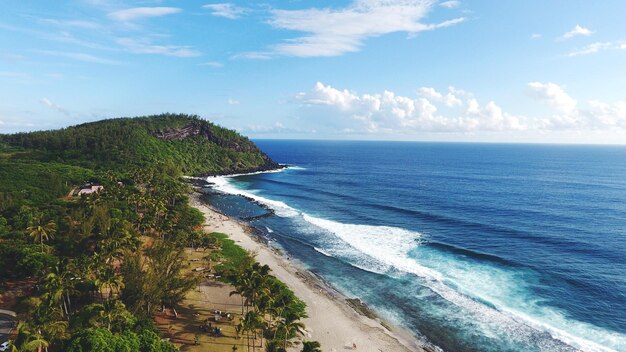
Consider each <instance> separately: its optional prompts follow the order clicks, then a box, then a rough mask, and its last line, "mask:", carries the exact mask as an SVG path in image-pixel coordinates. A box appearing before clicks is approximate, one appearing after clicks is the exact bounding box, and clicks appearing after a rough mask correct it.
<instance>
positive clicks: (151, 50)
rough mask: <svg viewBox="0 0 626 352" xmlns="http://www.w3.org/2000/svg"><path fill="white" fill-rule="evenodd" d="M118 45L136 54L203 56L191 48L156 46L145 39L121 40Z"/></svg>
mask: <svg viewBox="0 0 626 352" xmlns="http://www.w3.org/2000/svg"><path fill="white" fill-rule="evenodd" d="M117 43H118V44H119V45H121V46H123V47H124V48H126V49H127V50H128V51H130V52H132V53H136V54H160V55H166V56H175V57H196V56H200V55H202V53H200V52H199V51H197V50H194V49H192V48H191V47H189V46H180V45H155V44H152V43H150V42H149V41H148V40H144V39H141V40H140V39H133V38H119V39H117Z"/></svg>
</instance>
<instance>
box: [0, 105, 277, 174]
mask: <svg viewBox="0 0 626 352" xmlns="http://www.w3.org/2000/svg"><path fill="white" fill-rule="evenodd" d="M25 160H29V161H33V160H36V161H40V162H54V163H62V164H68V165H73V166H78V167H83V168H88V169H94V170H119V169H120V168H124V167H131V166H135V167H136V166H139V167H141V166H150V165H155V164H156V163H164V164H169V165H175V166H176V167H177V168H179V169H180V171H181V172H182V173H184V174H187V175H203V174H228V173H235V172H251V171H260V170H267V169H272V168H276V167H278V164H276V163H275V162H273V161H272V160H271V159H270V158H269V157H268V156H267V155H266V154H265V153H263V152H262V151H261V150H259V149H258V148H257V147H256V146H255V145H254V143H252V142H251V141H250V140H249V139H248V138H246V137H243V136H241V135H239V134H238V133H237V132H235V131H232V130H228V129H225V128H222V127H219V126H217V125H215V124H213V123H210V122H208V121H206V120H203V119H200V118H199V117H197V116H189V115H175V114H163V115H157V116H147V117H137V118H118V119H110V120H102V121H98V122H92V123H85V124H81V125H77V126H72V127H68V128H64V129H60V130H53V131H41V132H31V133H17V134H12V135H0V162H3V163H6V162H7V161H13V162H18V161H25ZM5 166H6V164H5Z"/></svg>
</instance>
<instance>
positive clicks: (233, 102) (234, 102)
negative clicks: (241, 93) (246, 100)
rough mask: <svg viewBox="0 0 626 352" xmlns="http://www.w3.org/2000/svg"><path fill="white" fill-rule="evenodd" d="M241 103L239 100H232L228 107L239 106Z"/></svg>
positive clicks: (229, 100)
mask: <svg viewBox="0 0 626 352" xmlns="http://www.w3.org/2000/svg"><path fill="white" fill-rule="evenodd" d="M240 103H241V102H240V101H239V100H237V99H233V98H230V99H228V105H239V104H240Z"/></svg>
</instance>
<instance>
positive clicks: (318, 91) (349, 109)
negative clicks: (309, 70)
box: [296, 82, 526, 133]
mask: <svg viewBox="0 0 626 352" xmlns="http://www.w3.org/2000/svg"><path fill="white" fill-rule="evenodd" d="M420 91H421V92H423V95H427V96H430V97H431V98H432V99H434V100H439V101H441V102H443V103H444V104H445V97H446V96H445V95H443V94H441V93H438V92H437V91H435V90H434V89H432V88H422V89H420ZM450 94H451V93H450ZM296 98H297V99H298V100H299V101H301V102H303V103H304V104H305V106H308V107H311V108H314V107H315V106H320V105H322V106H327V107H330V108H333V109H335V111H336V112H338V113H339V118H344V119H345V118H348V119H350V120H351V121H352V122H353V124H352V125H351V126H348V127H346V128H347V129H349V130H351V131H353V132H359V131H361V132H370V133H371V132H390V133H394V132H397V133H412V132H470V131H503V130H523V129H525V128H526V126H525V125H524V123H523V121H522V120H523V119H522V118H521V117H516V116H513V115H511V114H508V113H506V112H503V111H502V109H501V108H500V107H499V106H497V105H496V104H495V103H494V102H489V103H488V104H487V105H486V106H484V107H481V106H480V105H479V104H478V102H477V101H476V99H473V98H472V99H470V100H468V106H467V108H466V109H465V110H463V111H459V112H458V113H456V114H453V115H452V116H444V115H442V114H440V113H438V108H437V106H435V105H434V104H433V102H432V100H429V99H427V98H425V97H421V98H411V97H405V96H401V95H397V94H395V93H394V92H391V91H387V90H385V91H384V92H383V93H381V94H362V95H358V94H357V93H354V92H351V91H349V90H338V89H336V88H333V87H331V86H329V85H324V84H323V83H321V82H317V84H316V85H315V87H314V88H313V90H312V91H310V92H305V93H299V94H298V95H297V96H296ZM457 99H458V98H457ZM454 105H455V106H456V105H457V104H454ZM355 125H356V126H355ZM344 130H345V128H344Z"/></svg>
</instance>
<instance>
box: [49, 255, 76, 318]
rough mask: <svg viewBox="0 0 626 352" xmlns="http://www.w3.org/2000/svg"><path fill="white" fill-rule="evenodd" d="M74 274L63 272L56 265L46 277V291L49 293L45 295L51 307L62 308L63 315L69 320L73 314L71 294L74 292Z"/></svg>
mask: <svg viewBox="0 0 626 352" xmlns="http://www.w3.org/2000/svg"><path fill="white" fill-rule="evenodd" d="M73 278H74V276H73V274H72V273H70V272H69V271H63V270H62V269H61V268H60V266H59V265H55V266H54V267H53V268H52V271H51V272H50V273H49V274H48V275H46V277H45V282H44V289H45V290H46V291H47V292H46V294H45V295H44V296H45V297H46V298H47V299H48V300H49V304H50V305H51V306H57V305H58V307H60V308H61V315H62V316H63V315H65V316H66V317H67V318H69V315H70V313H71V301H70V294H71V293H72V291H73V290H74V284H73V282H72V279H73Z"/></svg>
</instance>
